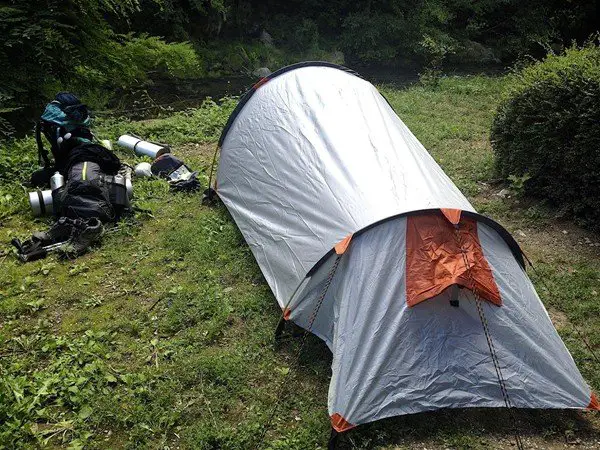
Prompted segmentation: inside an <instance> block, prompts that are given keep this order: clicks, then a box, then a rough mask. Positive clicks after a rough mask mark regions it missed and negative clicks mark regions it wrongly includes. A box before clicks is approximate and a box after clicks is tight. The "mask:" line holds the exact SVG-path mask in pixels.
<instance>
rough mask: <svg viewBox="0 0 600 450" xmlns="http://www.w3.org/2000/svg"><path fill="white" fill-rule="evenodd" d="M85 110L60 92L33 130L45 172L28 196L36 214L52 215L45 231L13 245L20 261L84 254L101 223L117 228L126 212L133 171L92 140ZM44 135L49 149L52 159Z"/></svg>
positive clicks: (34, 177)
mask: <svg viewBox="0 0 600 450" xmlns="http://www.w3.org/2000/svg"><path fill="white" fill-rule="evenodd" d="M89 124H90V115H89V111H88V109H87V107H86V105H84V104H82V103H81V102H80V100H79V99H78V98H77V97H76V96H75V95H73V94H70V93H66V92H62V93H59V94H58V95H57V96H56V98H55V99H54V100H53V101H52V102H50V103H49V104H48V105H47V106H46V109H45V111H44V113H43V114H42V116H41V119H40V121H39V123H38V126H37V127H36V140H37V144H38V155H39V159H40V163H42V164H43V167H42V168H41V169H40V170H38V171H36V172H34V173H33V175H32V177H31V183H32V185H34V186H37V187H47V186H49V187H50V188H49V189H45V190H42V189H39V190H37V191H35V192H32V193H30V194H29V200H30V204H31V207H32V211H33V213H34V215H38V216H40V215H46V214H47V215H50V214H52V215H54V216H55V217H56V219H57V220H56V222H55V223H54V225H52V227H51V228H50V229H49V230H48V231H46V232H39V233H34V234H33V235H32V237H31V238H30V239H29V240H27V241H25V242H23V243H22V242H20V241H19V240H17V239H14V240H13V242H12V243H13V245H14V246H15V247H16V248H17V251H18V255H19V258H20V259H21V260H22V261H31V260H33V259H38V258H40V257H44V256H45V255H46V254H48V252H50V251H55V250H61V251H62V252H63V253H64V254H65V255H67V256H69V257H76V256H79V255H81V254H82V253H84V252H85V251H86V249H87V248H88V247H89V246H91V245H92V244H93V243H94V242H96V241H98V240H99V239H100V237H101V236H102V232H103V230H104V224H108V223H116V222H117V221H118V220H119V219H120V218H121V217H122V216H123V214H124V213H125V212H127V211H129V209H130V203H129V201H130V197H131V196H132V185H131V170H130V169H129V168H128V167H127V166H125V165H123V164H121V161H120V160H119V158H117V157H116V156H115V155H114V153H112V152H111V151H110V150H109V149H107V148H106V147H104V146H102V145H99V144H97V143H95V142H93V141H94V135H93V134H92V132H91V130H90V128H89ZM42 135H43V136H44V137H45V138H46V139H47V140H48V142H49V143H50V146H51V153H52V157H53V160H51V159H50V156H49V152H48V151H47V150H46V149H45V148H44V144H43V142H42Z"/></svg>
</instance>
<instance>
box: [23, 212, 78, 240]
mask: <svg viewBox="0 0 600 450" xmlns="http://www.w3.org/2000/svg"><path fill="white" fill-rule="evenodd" d="M75 224H76V221H75V220H73V219H69V218H68V217H61V218H60V219H58V220H57V221H56V222H54V225H52V226H51V227H50V229H49V230H48V231H37V232H35V233H33V235H32V236H31V241H32V242H34V243H36V244H38V245H41V246H43V247H45V246H47V245H51V244H57V243H59V242H66V241H68V240H69V238H70V237H71V234H72V232H73V228H74V227H75Z"/></svg>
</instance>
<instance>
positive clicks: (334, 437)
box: [327, 427, 340, 450]
mask: <svg viewBox="0 0 600 450" xmlns="http://www.w3.org/2000/svg"><path fill="white" fill-rule="evenodd" d="M339 437H340V434H339V433H338V432H337V431H335V428H333V427H332V428H331V436H329V444H327V450H336V449H337V445H338V438H339Z"/></svg>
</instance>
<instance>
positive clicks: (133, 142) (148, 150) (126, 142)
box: [117, 134, 171, 158]
mask: <svg viewBox="0 0 600 450" xmlns="http://www.w3.org/2000/svg"><path fill="white" fill-rule="evenodd" d="M117 144H119V145H120V146H121V147H125V148H128V149H130V150H133V151H134V152H135V154H136V155H138V156H143V155H145V156H149V157H150V158H158V157H159V156H160V155H162V154H164V153H170V152H171V150H170V149H169V147H165V146H162V145H158V144H153V143H152V142H148V141H144V140H142V139H140V138H137V137H135V136H130V135H128V134H124V135H123V136H121V137H119V140H118V141H117Z"/></svg>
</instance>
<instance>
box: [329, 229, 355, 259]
mask: <svg viewBox="0 0 600 450" xmlns="http://www.w3.org/2000/svg"><path fill="white" fill-rule="evenodd" d="M351 240H352V233H350V234H349V235H348V236H346V237H345V238H344V239H342V240H341V241H340V242H338V243H337V244H335V247H333V248H334V249H335V253H336V255H343V254H344V253H346V250H348V246H349V245H350V241H351Z"/></svg>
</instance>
